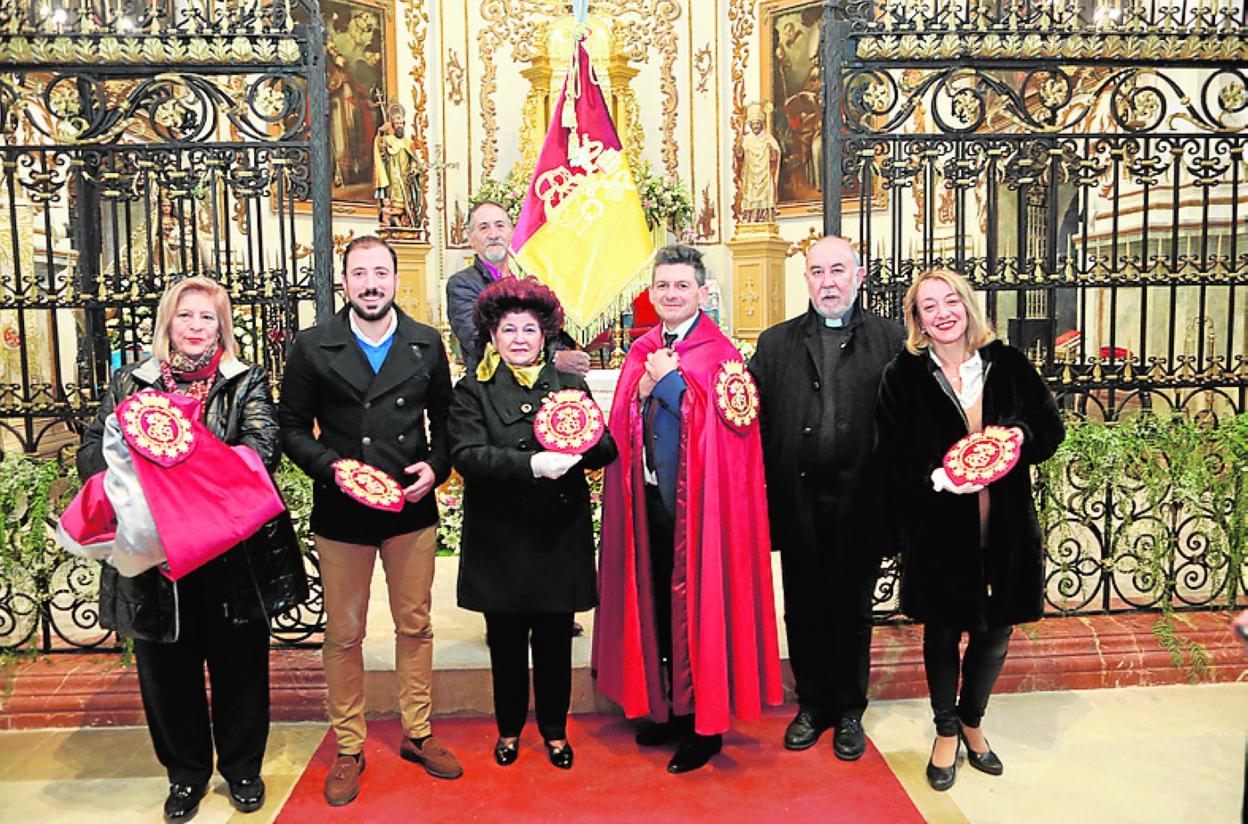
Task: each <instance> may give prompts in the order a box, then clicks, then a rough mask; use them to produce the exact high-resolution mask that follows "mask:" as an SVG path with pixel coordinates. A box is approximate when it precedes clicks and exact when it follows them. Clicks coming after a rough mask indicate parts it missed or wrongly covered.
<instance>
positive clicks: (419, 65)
mask: <svg viewBox="0 0 1248 824" xmlns="http://www.w3.org/2000/svg"><path fill="white" fill-rule="evenodd" d="M403 21H404V23H406V24H407V36H408V44H407V47H408V49H410V50H411V53H412V71H411V78H412V136H411V140H412V147H413V148H414V149H415V150H416V156H417V157H419V158H420V162H421V165H422V166H423V167H424V168H426V169H428V168H429V143H428V142H427V141H426V140H425V134H426V132H428V131H429V105H428V103H429V100H428V96H427V95H426V93H425V42H426V41H427V40H428V39H429V13H428V12H427V11H426V10H425V3H424V0H408V4H407V8H406V9H405V10H404V12H403ZM428 191H429V185H428V182H427V181H426V182H422V184H421V186H420V199H421V208H420V213H421V214H423V215H425V223H426V224H428V222H429V217H428V215H429V196H428ZM417 228H421V227H417Z"/></svg>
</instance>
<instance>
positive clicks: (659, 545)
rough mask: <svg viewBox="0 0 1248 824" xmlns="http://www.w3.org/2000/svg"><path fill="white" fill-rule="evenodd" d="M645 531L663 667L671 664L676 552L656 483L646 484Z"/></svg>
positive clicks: (672, 524)
mask: <svg viewBox="0 0 1248 824" xmlns="http://www.w3.org/2000/svg"><path fill="white" fill-rule="evenodd" d="M646 534H647V537H649V539H650V585H651V588H652V589H651V591H652V592H653V593H654V620H655V630H656V632H657V633H658V636H659V638H658V641H659V658H660V659H661V660H662V661H663V666H664V668H665V669H668V670H670V667H671V663H672V571H673V568H674V566H675V555H676V546H675V544H676V520H675V518H674V517H673V516H672V513H670V512H668V511H667V505H666V504H664V503H663V495H662V494H661V493H660V492H659V488H658V487H657V486H650V485H647V486H646Z"/></svg>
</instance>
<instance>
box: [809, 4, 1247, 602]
mask: <svg viewBox="0 0 1248 824" xmlns="http://www.w3.org/2000/svg"><path fill="white" fill-rule="evenodd" d="M821 64H822V66H823V67H824V74H823V77H824V95H825V98H824V99H825V102H826V105H825V109H824V131H825V133H826V134H830V135H832V136H833V139H831V140H826V141H824V147H825V148H824V151H825V155H824V162H825V168H826V169H827V170H829V173H827V174H825V175H824V179H825V180H827V181H828V182H829V185H828V186H827V187H826V190H825V192H824V205H825V231H827V232H828V233H834V234H842V233H843V234H847V235H849V236H851V237H852V238H853V239H855V240H857V241H860V243H861V249H862V252H863V256H864V258H865V262H866V265H867V267H868V275H867V286H866V287H865V288H866V293H867V300H868V301H869V303H870V304H871V305H872V306H874V307H877V308H879V309H881V310H883V311H884V312H885V313H886V314H888V315H890V316H892V317H895V318H898V319H900V318H901V311H900V307H901V298H902V296H903V294H904V292H905V289H906V288H907V286H908V285H909V283H910V281H911V279H912V277H913V276H914V275H915V274H917V273H918V272H919V271H921V270H924V269H927V268H931V267H935V266H948V267H950V268H952V269H955V270H957V271H959V272H961V273H963V274H965V275H967V276H968V277H969V278H970V280H971V281H972V283H973V284H974V285H975V287H976V288H977V289H978V290H979V292H980V293H981V294H982V296H983V299H984V302H985V306H986V309H987V312H988V314H989V317H990V318H991V319H992V321H993V322H994V323H995V324H996V327H997V330H998V332H999V333H1000V334H1001V336H1002V337H1003V338H1004V339H1006V340H1007V341H1008V342H1009V343H1011V344H1013V345H1014V346H1016V347H1018V348H1020V349H1022V350H1024V351H1025V352H1027V353H1029V355H1030V356H1031V357H1032V359H1033V361H1034V362H1035V363H1036V365H1037V367H1038V368H1039V369H1040V371H1041V373H1042V374H1043V375H1044V376H1045V378H1046V380H1047V381H1048V382H1049V384H1050V386H1051V387H1052V389H1053V391H1054V392H1055V393H1056V394H1057V396H1058V397H1059V400H1060V402H1061V403H1062V405H1063V406H1064V408H1066V409H1068V410H1069V411H1070V412H1071V413H1072V414H1073V415H1077V416H1086V417H1087V418H1091V419H1096V420H1104V421H1109V422H1113V421H1118V420H1122V419H1123V418H1124V416H1127V415H1131V414H1134V413H1136V412H1138V411H1140V410H1175V411H1180V412H1184V413H1189V414H1193V415H1202V416H1212V417H1213V418H1222V419H1225V418H1226V417H1227V416H1228V415H1234V414H1236V413H1241V412H1244V411H1245V410H1246V408H1248V407H1246V404H1245V401H1246V400H1248V313H1246V312H1245V303H1244V302H1245V299H1246V298H1248V289H1246V288H1245V287H1246V286H1248V183H1246V182H1245V177H1246V176H1248V166H1246V165H1245V149H1246V148H1248V134H1246V133H1245V126H1248V91H1246V89H1248V70H1246V69H1245V66H1248V4H1246V3H1245V2H1244V0H1192V2H1183V3H1181V4H1180V3H1170V2H1167V0H1101V1H1100V2H1091V0H848V1H847V2H846V3H844V4H843V5H842V4H835V5H834V4H828V6H827V7H826V8H825V16H824V29H823V44H822V49H821ZM833 172H835V173H833ZM1234 469H1235V468H1234V467H1228V471H1234ZM1077 474H1078V473H1077V472H1072V474H1071V476H1070V477H1068V478H1067V479H1066V481H1067V482H1068V483H1067V484H1065V485H1064V486H1063V487H1062V488H1060V489H1055V490H1052V491H1051V492H1052V494H1057V495H1060V496H1062V501H1063V506H1064V507H1065V511H1064V517H1063V518H1062V519H1060V524H1058V525H1055V526H1054V528H1053V529H1052V530H1051V531H1050V533H1049V536H1048V552H1049V557H1048V561H1049V574H1050V587H1049V592H1048V603H1049V608H1050V609H1051V610H1052V611H1055V612H1060V611H1072V610H1078V611H1081V612H1086V611H1107V612H1108V611H1116V610H1125V609H1135V608H1156V607H1159V606H1161V604H1160V603H1159V600H1158V598H1157V596H1156V595H1154V594H1150V593H1153V592H1155V587H1154V583H1155V582H1154V581H1153V580H1151V579H1150V578H1149V575H1153V574H1161V575H1164V576H1167V580H1168V581H1169V582H1170V584H1171V587H1170V590H1169V591H1170V592H1171V593H1172V599H1171V603H1173V604H1174V605H1175V606H1177V607H1179V608H1183V607H1189V606H1207V605H1211V604H1214V603H1227V602H1228V599H1229V601H1230V602H1233V601H1234V600H1235V598H1236V593H1237V592H1242V591H1243V588H1244V581H1245V580H1248V578H1246V576H1245V570H1244V569H1242V568H1241V569H1238V570H1236V569H1229V570H1228V569H1220V568H1216V567H1217V565H1218V564H1219V563H1225V561H1217V560H1215V554H1214V553H1211V548H1212V547H1223V548H1225V547H1226V546H1227V542H1228V540H1229V539H1230V535H1229V533H1228V531H1227V524H1228V518H1235V517H1242V515H1236V514H1235V513H1233V512H1231V511H1228V507H1229V502H1227V501H1209V502H1208V506H1207V507H1206V508H1204V509H1203V510H1202V511H1200V512H1192V511H1186V510H1182V511H1180V509H1179V508H1176V507H1168V506H1167V505H1164V504H1163V505H1162V506H1161V507H1151V508H1148V509H1147V510H1146V509H1144V508H1142V504H1141V503H1140V499H1139V496H1138V494H1137V493H1136V491H1135V490H1134V489H1133V486H1132V484H1131V483H1130V482H1129V481H1128V480H1127V479H1124V480H1123V483H1122V484H1121V485H1114V486H1115V488H1113V489H1100V490H1087V489H1083V488H1081V487H1080V481H1079V478H1078V477H1077ZM1137 521H1138V522H1141V523H1143V522H1151V523H1153V525H1154V526H1156V525H1157V524H1161V525H1162V528H1161V529H1160V531H1159V532H1150V535H1152V536H1153V537H1152V538H1150V540H1164V541H1166V542H1167V543H1168V544H1169V545H1171V546H1172V547H1173V559H1172V562H1171V563H1170V564H1169V568H1168V569H1165V570H1162V571H1161V572H1160V573H1157V572H1156V571H1155V570H1153V571H1150V572H1148V573H1147V574H1146V573H1144V572H1141V570H1140V564H1139V563H1138V562H1139V555H1138V554H1137V555H1136V556H1134V558H1133V556H1132V550H1131V549H1130V547H1131V546H1132V545H1133V541H1132V539H1131V538H1130V536H1129V535H1128V533H1129V532H1130V530H1131V529H1134V528H1135V526H1134V524H1135V522H1137ZM1163 533H1164V534H1163ZM1157 535H1162V537H1160V538H1158V537H1157ZM1137 537H1138V536H1137ZM1136 543H1138V542H1136ZM1124 547H1125V548H1124ZM1216 557H1217V558H1224V557H1225V556H1223V555H1217V556H1216ZM889 574H890V575H892V572H891V571H890V572H889ZM894 585H895V581H894V580H892V578H891V577H888V576H886V577H885V578H884V579H883V581H882V584H881V590H880V591H879V592H878V593H877V595H879V596H880V597H879V598H877V602H878V604H879V607H880V609H881V610H882V612H887V611H889V610H890V609H891V602H890V601H889V599H888V597H886V596H889V595H891V592H892V590H893V587H894Z"/></svg>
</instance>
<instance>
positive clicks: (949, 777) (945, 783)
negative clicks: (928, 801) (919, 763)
mask: <svg viewBox="0 0 1248 824" xmlns="http://www.w3.org/2000/svg"><path fill="white" fill-rule="evenodd" d="M938 737H939V736H938ZM935 754H936V742H935V741H933V742H932V756H934V755H935ZM932 756H928V759H927V783H928V784H929V785H931V788H932V789H933V790H936V791H937V792H942V793H943V792H944V791H945V790H947V789H949V788H950V787H952V786H953V781H954V779H956V778H957V777H958V744H954V747H953V763H952V764H950V765H949V766H948V767H937V766H936V765H935V764H933V763H932Z"/></svg>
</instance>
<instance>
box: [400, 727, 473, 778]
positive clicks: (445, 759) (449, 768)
mask: <svg viewBox="0 0 1248 824" xmlns="http://www.w3.org/2000/svg"><path fill="white" fill-rule="evenodd" d="M399 755H401V756H402V757H403V758H405V759H407V760H408V761H415V762H416V763H417V764H420V765H421V766H423V767H424V768H425V772H427V773H429V774H430V775H432V776H433V777H434V778H459V777H460V776H461V775H463V774H464V768H463V765H461V764H460V763H459V759H458V758H456V757H455V753H453V752H451V751H450V750H448V749H447V748H446V745H445V744H443V743H442V742H441V741H439V740H438V739H437V738H435V737H433V736H432V735H431V736H429V737H428V738H426V739H425V742H424V743H423V744H421V745H420V746H419V747H418V746H416V742H414V741H413V740H412V739H410V738H404V739H403V744H402V745H401V746H400V747H399Z"/></svg>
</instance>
